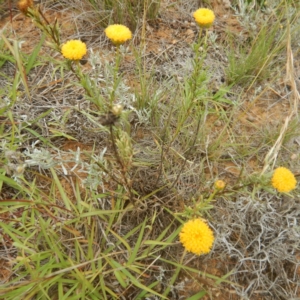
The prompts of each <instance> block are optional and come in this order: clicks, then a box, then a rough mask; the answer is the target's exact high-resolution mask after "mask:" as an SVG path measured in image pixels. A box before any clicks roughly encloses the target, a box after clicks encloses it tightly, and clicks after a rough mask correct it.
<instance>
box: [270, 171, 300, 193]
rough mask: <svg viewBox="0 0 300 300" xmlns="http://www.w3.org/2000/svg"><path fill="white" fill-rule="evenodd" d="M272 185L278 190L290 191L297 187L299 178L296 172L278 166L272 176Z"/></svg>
mask: <svg viewBox="0 0 300 300" xmlns="http://www.w3.org/2000/svg"><path fill="white" fill-rule="evenodd" d="M271 181H272V186H273V187H274V188H275V189H276V190H277V191H278V192H286V193H288V192H290V191H292V190H294V189H295V188H296V185H297V180H296V178H295V176H294V174H293V173H292V172H291V171H290V170H289V169H287V168H284V167H279V168H277V169H276V170H275V171H274V173H273V177H272V180H271Z"/></svg>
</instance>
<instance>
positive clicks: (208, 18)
mask: <svg viewBox="0 0 300 300" xmlns="http://www.w3.org/2000/svg"><path fill="white" fill-rule="evenodd" d="M193 17H194V19H195V21H196V22H197V24H198V25H199V26H200V27H201V28H209V27H210V26H211V25H212V24H213V22H214V20H215V14H214V12H213V11H212V10H210V9H208V8H199V9H198V10H196V11H195V12H194V14H193Z"/></svg>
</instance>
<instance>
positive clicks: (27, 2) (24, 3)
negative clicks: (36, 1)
mask: <svg viewBox="0 0 300 300" xmlns="http://www.w3.org/2000/svg"><path fill="white" fill-rule="evenodd" d="M17 5H18V8H19V10H20V11H21V12H22V13H23V14H25V15H26V14H27V10H28V8H29V7H31V8H32V7H33V0H20V1H19V2H18V4H17Z"/></svg>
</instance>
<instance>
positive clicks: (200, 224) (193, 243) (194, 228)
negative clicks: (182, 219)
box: [179, 218, 214, 255]
mask: <svg viewBox="0 0 300 300" xmlns="http://www.w3.org/2000/svg"><path fill="white" fill-rule="evenodd" d="M179 239H180V242H181V243H182V244H183V246H184V248H185V249H186V250H187V251H189V252H192V253H194V254H196V255H201V254H206V253H209V252H210V250H211V247H212V245H213V242H214V234H213V232H212V230H211V229H210V228H209V227H208V225H207V223H206V222H205V221H204V220H202V219H200V218H198V219H194V220H190V221H188V222H186V223H185V224H184V225H183V227H182V229H181V231H180V233H179Z"/></svg>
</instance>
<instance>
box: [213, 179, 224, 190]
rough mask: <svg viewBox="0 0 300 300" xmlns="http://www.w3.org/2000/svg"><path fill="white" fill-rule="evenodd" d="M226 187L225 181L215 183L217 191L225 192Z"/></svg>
mask: <svg viewBox="0 0 300 300" xmlns="http://www.w3.org/2000/svg"><path fill="white" fill-rule="evenodd" d="M225 185H226V183H225V182H224V181H223V180H217V181H216V182H215V188H216V189H217V190H223V189H224V187H225Z"/></svg>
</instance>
